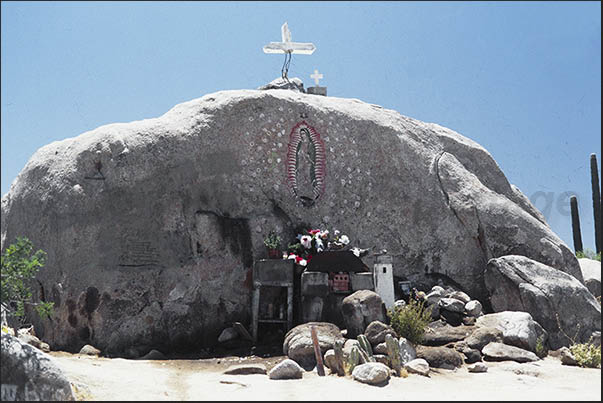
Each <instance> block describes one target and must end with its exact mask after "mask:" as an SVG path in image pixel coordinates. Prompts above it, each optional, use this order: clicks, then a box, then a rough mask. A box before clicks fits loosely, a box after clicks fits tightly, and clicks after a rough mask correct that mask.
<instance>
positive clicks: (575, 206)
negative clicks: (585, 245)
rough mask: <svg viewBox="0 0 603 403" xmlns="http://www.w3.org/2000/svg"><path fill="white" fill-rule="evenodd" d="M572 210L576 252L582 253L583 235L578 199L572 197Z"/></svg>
mask: <svg viewBox="0 0 603 403" xmlns="http://www.w3.org/2000/svg"><path fill="white" fill-rule="evenodd" d="M570 208H571V210H572V233H573V234H574V251H576V252H582V233H581V232H580V215H579V214H578V199H577V198H576V196H572V197H570Z"/></svg>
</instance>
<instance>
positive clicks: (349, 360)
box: [343, 346, 360, 375]
mask: <svg viewBox="0 0 603 403" xmlns="http://www.w3.org/2000/svg"><path fill="white" fill-rule="evenodd" d="M359 362H360V349H359V348H358V347H357V346H354V347H352V349H351V350H350V354H348V355H347V356H346V359H345V362H344V366H343V369H344V371H345V374H346V375H350V374H351V373H352V371H353V370H354V368H355V367H356V365H358V363H359Z"/></svg>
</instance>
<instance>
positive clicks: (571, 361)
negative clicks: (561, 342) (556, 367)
mask: <svg viewBox="0 0 603 403" xmlns="http://www.w3.org/2000/svg"><path fill="white" fill-rule="evenodd" d="M559 358H561V363H562V364H563V365H578V363H577V362H576V358H575V357H574V355H573V354H572V352H571V351H570V349H569V348H567V347H561V348H560V349H559Z"/></svg>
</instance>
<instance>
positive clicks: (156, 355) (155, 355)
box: [139, 350, 166, 360]
mask: <svg viewBox="0 0 603 403" xmlns="http://www.w3.org/2000/svg"><path fill="white" fill-rule="evenodd" d="M165 358H166V357H165V355H164V354H163V353H162V352H161V351H158V350H151V351H149V352H148V353H146V354H145V355H143V356H142V357H140V358H139V360H165Z"/></svg>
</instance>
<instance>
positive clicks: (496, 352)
mask: <svg viewBox="0 0 603 403" xmlns="http://www.w3.org/2000/svg"><path fill="white" fill-rule="evenodd" d="M482 354H483V355H484V356H485V357H486V358H488V359H491V360H496V361H504V360H512V361H517V362H530V361H538V360H540V358H538V356H537V355H536V354H534V353H533V352H531V351H528V350H524V349H522V348H519V347H515V346H509V345H506V344H502V343H496V342H491V343H488V344H487V345H486V346H485V347H484V348H483V349H482Z"/></svg>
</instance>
